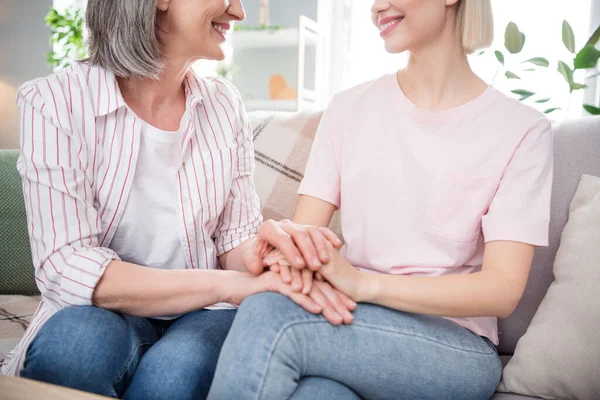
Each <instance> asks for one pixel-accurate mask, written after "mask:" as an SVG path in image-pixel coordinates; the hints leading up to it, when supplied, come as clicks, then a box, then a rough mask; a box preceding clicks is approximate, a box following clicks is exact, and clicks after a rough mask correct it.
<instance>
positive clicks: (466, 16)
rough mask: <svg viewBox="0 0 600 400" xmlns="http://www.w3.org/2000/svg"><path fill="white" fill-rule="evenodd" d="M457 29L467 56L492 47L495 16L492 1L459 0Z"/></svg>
mask: <svg viewBox="0 0 600 400" xmlns="http://www.w3.org/2000/svg"><path fill="white" fill-rule="evenodd" d="M457 7H458V8H457V11H456V17H457V18H456V27H457V29H458V35H459V38H460V41H461V43H462V48H463V50H464V52H465V54H472V53H474V52H476V51H477V50H481V49H485V48H488V47H490V46H491V44H492V41H493V40H494V15H493V13H492V2H491V0H458V4H457Z"/></svg>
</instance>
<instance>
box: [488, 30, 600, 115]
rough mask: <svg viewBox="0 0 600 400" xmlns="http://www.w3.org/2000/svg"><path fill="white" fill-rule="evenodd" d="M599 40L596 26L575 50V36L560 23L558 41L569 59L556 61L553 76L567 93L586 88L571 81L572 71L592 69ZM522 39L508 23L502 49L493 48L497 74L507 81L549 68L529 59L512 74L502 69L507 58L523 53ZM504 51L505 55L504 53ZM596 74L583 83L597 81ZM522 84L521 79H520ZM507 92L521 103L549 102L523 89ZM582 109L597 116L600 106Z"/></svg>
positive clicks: (544, 60)
mask: <svg viewBox="0 0 600 400" xmlns="http://www.w3.org/2000/svg"><path fill="white" fill-rule="evenodd" d="M599 40H600V27H598V28H597V29H596V31H595V32H594V34H593V35H592V36H591V37H590V38H589V39H588V41H587V42H586V44H585V45H584V46H583V47H582V48H581V49H579V51H577V50H576V44H575V35H574V33H573V29H572V27H571V25H570V24H569V23H568V22H567V21H563V23H562V42H563V44H564V46H565V47H566V49H567V50H568V51H569V53H570V54H572V56H573V59H571V60H568V61H563V60H561V61H558V63H557V67H556V71H557V72H558V74H557V75H556V76H557V78H558V79H564V80H565V81H566V83H567V88H568V90H569V94H571V93H573V92H574V91H576V90H583V89H586V88H587V85H586V84H585V83H580V82H576V81H575V79H574V72H575V71H577V70H593V71H595V70H596V66H597V64H598V60H599V59H600V51H598V50H597V49H596V44H597V43H598V41H599ZM525 41H526V36H525V34H524V33H523V32H521V31H520V30H519V28H518V26H517V24H515V23H514V22H510V23H509V24H508V25H507V27H506V31H505V37H504V49H497V50H495V51H494V55H495V57H496V59H497V60H498V62H499V63H500V68H499V69H498V72H497V74H496V75H498V73H500V72H504V76H505V77H506V78H507V79H516V80H521V79H522V78H521V77H522V76H524V75H525V74H526V73H528V72H534V71H536V70H538V69H540V68H549V67H550V62H549V61H548V59H547V58H544V57H533V58H529V59H527V60H524V61H522V62H520V64H519V65H520V69H519V70H517V71H515V70H514V69H513V70H510V69H508V68H507V66H506V60H507V57H509V56H510V57H514V56H516V55H517V54H519V53H520V52H521V50H523V47H524V46H525ZM505 52H506V53H505ZM597 77H598V74H597V73H595V74H593V75H590V76H588V77H587V78H586V81H589V80H591V79H597ZM523 81H525V79H523ZM511 92H512V93H513V94H515V95H517V96H518V97H519V100H521V101H525V100H527V99H530V98H531V99H532V100H534V101H535V103H537V104H538V105H542V104H545V103H547V102H549V101H550V100H551V98H549V97H543V96H539V95H538V94H537V93H535V92H533V91H531V90H527V89H514V90H511ZM583 107H584V109H585V110H586V111H587V112H589V113H590V114H593V115H600V107H596V106H594V105H591V104H585V105H584V106H583ZM556 110H560V108H558V107H550V108H546V109H545V110H544V112H545V113H546V114H550V113H552V112H554V111H556Z"/></svg>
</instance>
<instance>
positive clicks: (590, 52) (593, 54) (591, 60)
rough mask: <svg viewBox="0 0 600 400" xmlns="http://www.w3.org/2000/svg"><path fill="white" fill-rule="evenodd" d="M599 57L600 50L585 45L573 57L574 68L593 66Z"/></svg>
mask: <svg viewBox="0 0 600 400" xmlns="http://www.w3.org/2000/svg"><path fill="white" fill-rule="evenodd" d="M598 59H600V51H598V50H597V49H596V48H595V47H594V46H585V47H584V48H583V49H581V50H580V51H579V53H577V56H576V57H575V69H587V68H594V67H595V66H596V64H598Z"/></svg>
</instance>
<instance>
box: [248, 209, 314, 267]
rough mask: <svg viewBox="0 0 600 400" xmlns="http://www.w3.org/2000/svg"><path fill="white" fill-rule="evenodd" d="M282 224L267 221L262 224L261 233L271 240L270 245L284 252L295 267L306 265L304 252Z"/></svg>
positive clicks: (264, 237) (267, 239) (263, 236)
mask: <svg viewBox="0 0 600 400" xmlns="http://www.w3.org/2000/svg"><path fill="white" fill-rule="evenodd" d="M280 225H281V223H279V224H278V223H276V222H274V221H267V222H265V223H263V224H262V225H261V227H260V232H259V235H260V236H261V237H262V238H263V239H264V240H266V241H267V242H269V244H270V245H272V246H274V247H276V248H277V249H278V250H279V251H280V252H282V253H283V255H284V256H285V258H286V259H287V260H289V261H290V262H291V263H292V265H293V266H294V268H298V269H300V268H304V267H305V266H306V263H305V262H304V257H302V254H301V253H300V251H299V250H298V248H297V247H296V244H295V243H294V240H293V239H292V236H291V235H290V234H289V233H288V232H286V231H285V230H283V228H282V227H281V226H280ZM261 261H262V260H261Z"/></svg>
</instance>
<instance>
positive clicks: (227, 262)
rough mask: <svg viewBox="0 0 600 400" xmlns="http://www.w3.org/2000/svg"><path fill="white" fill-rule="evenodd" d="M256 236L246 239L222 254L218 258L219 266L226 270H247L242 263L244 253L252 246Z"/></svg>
mask: <svg viewBox="0 0 600 400" xmlns="http://www.w3.org/2000/svg"><path fill="white" fill-rule="evenodd" d="M255 242H256V238H252V239H249V240H246V241H245V242H244V243H242V244H240V245H239V246H238V247H236V248H235V249H233V250H231V251H230V252H228V253H225V254H223V255H222V256H221V257H220V258H219V262H220V263H221V268H223V269H225V270H228V271H239V272H249V271H248V268H246V265H245V263H244V254H246V252H247V251H248V250H250V249H251V248H252V246H254V243H255Z"/></svg>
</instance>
